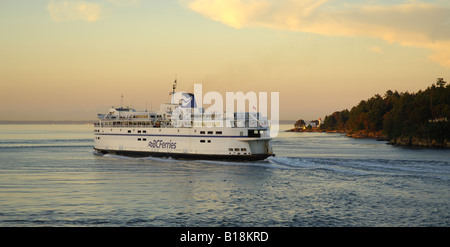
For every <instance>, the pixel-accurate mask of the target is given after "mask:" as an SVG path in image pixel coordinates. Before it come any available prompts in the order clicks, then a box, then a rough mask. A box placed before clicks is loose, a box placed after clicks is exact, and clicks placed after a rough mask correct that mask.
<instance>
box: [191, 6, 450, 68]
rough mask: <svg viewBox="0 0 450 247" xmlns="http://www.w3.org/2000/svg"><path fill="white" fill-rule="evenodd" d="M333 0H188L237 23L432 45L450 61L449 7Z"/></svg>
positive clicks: (436, 54)
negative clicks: (338, 3)
mask: <svg viewBox="0 0 450 247" xmlns="http://www.w3.org/2000/svg"><path fill="white" fill-rule="evenodd" d="M327 2H328V0H278V1H271V0H187V1H184V2H183V3H184V4H186V5H187V6H188V7H189V8H190V9H192V10H193V11H195V12H198V13H200V14H202V15H204V16H205V17H207V18H209V19H211V20H214V21H219V22H222V23H224V24H226V25H229V26H231V27H234V28H244V27H266V28H271V29H278V30H290V31H301V32H310V33H316V34H322V35H333V36H350V37H357V36H366V37H373V38H378V39H382V40H384V41H386V42H388V43H398V44H400V45H402V46H408V47H419V48H428V49H430V50H431V51H432V54H431V55H430V56H429V58H430V59H432V60H434V61H436V62H438V63H440V64H441V65H443V66H447V67H450V48H448V47H450V31H449V30H450V8H449V7H445V6H439V5H437V4H431V3H420V2H417V1H410V2H408V3H405V4H395V5H393V4H389V5H362V4H358V5H354V6H353V7H352V6H351V5H349V4H343V5H342V6H340V7H337V6H332V5H331V3H333V2H332V1H330V2H331V3H330V4H328V3H327ZM371 3H373V1H371Z"/></svg>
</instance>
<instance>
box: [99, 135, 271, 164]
mask: <svg viewBox="0 0 450 247" xmlns="http://www.w3.org/2000/svg"><path fill="white" fill-rule="evenodd" d="M94 131H95V146H94V149H95V150H96V151H97V152H99V153H102V154H107V153H112V154H118V155H127V156H138V157H143V156H153V157H172V158H175V159H200V160H241V161H254V160H263V159H266V158H268V157H270V156H274V154H273V152H272V148H271V146H270V142H269V141H270V139H271V138H270V137H268V133H264V132H265V131H266V130H265V129H249V128H219V127H212V128H207V127H204V128H154V127H147V128H143V127H123V128H120V127H113V128H108V127H99V126H97V127H96V128H95V130H94ZM253 131H258V137H254V136H252V135H249V133H250V132H253ZM259 131H260V132H261V133H262V136H261V134H260V132H259Z"/></svg>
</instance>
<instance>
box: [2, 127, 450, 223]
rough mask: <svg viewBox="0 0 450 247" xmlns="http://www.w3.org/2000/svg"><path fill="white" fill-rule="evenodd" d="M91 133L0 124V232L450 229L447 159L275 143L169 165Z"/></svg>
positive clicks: (317, 141) (359, 143) (299, 140)
mask: <svg viewBox="0 0 450 247" xmlns="http://www.w3.org/2000/svg"><path fill="white" fill-rule="evenodd" d="M283 127H284V128H288V127H290V126H283ZM92 129H93V127H92V125H0V226H314V227H315V226H319V227H320V226H450V150H427V149H407V148H400V147H393V146H390V145H386V144H385V143H384V142H377V141H374V140H358V139H351V138H347V137H345V136H343V135H341V134H326V133H303V134H301V133H286V132H283V133H280V135H279V137H277V138H276V139H275V140H274V141H273V148H274V151H275V152H276V154H277V156H276V157H274V158H270V159H268V160H266V161H259V162H251V163H239V162H217V161H177V160H171V159H159V158H126V157H120V156H113V155H105V156H99V155H95V154H94V152H93V149H92V146H93V140H92V139H93V131H92Z"/></svg>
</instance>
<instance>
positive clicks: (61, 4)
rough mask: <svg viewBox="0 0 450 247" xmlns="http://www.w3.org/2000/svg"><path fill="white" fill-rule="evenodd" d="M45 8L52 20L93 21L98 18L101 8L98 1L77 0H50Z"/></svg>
mask: <svg viewBox="0 0 450 247" xmlns="http://www.w3.org/2000/svg"><path fill="white" fill-rule="evenodd" d="M47 10H48V12H49V13H50V16H51V18H52V20H53V21H56V22H64V21H78V20H82V21H86V22H95V21H97V20H98V19H99V18H100V14H101V8H100V4H98V3H91V2H86V1H78V0H59V1H55V0H52V1H50V3H49V4H48V6H47Z"/></svg>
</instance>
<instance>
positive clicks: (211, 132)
mask: <svg viewBox="0 0 450 247" xmlns="http://www.w3.org/2000/svg"><path fill="white" fill-rule="evenodd" d="M204 134H206V131H200V135H204ZM212 134H214V131H208V135H212ZM221 134H222V131H216V135H221Z"/></svg>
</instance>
